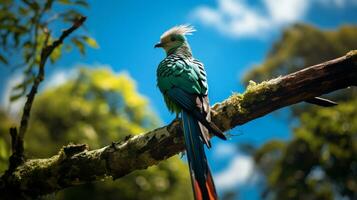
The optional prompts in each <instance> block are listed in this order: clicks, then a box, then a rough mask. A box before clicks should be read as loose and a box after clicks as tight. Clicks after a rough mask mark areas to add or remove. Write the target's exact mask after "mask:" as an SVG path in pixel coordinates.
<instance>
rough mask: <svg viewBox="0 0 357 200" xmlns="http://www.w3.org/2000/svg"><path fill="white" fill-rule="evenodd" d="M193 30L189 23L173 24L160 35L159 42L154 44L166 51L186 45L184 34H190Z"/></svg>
mask: <svg viewBox="0 0 357 200" xmlns="http://www.w3.org/2000/svg"><path fill="white" fill-rule="evenodd" d="M195 31H196V30H195V29H194V28H193V26H191V25H179V26H174V27H172V28H171V29H169V30H167V31H166V32H165V33H163V34H162V35H161V37H160V42H159V43H157V44H156V45H155V48H163V49H164V50H165V51H166V53H169V52H170V51H172V50H174V49H177V48H178V47H180V46H183V45H187V41H186V37H185V35H191V34H192V32H195Z"/></svg>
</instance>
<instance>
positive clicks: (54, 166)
mask: <svg viewBox="0 0 357 200" xmlns="http://www.w3.org/2000/svg"><path fill="white" fill-rule="evenodd" d="M356 85H357V51H356V50H355V51H351V52H349V53H348V54H346V55H345V56H343V57H340V58H337V59H334V60H331V61H328V62H324V63H321V64H318V65H314V66H311V67H308V68H305V69H303V70H300V71H297V72H295V73H292V74H289V75H286V76H283V77H278V78H275V79H272V80H269V81H264V82H262V83H259V84H256V83H254V82H253V81H250V83H249V85H248V87H247V89H246V91H245V92H244V93H243V94H233V95H232V96H230V97H229V98H227V99H226V100H225V101H223V102H221V103H217V104H215V105H214V106H213V107H212V120H213V122H214V123H215V124H217V126H218V127H220V128H221V129H222V130H223V131H227V130H229V129H232V128H234V127H236V126H237V125H241V124H244V123H247V122H249V121H252V120H253V119H256V118H259V117H262V116H264V115H266V114H268V113H271V112H273V111H275V110H277V109H279V108H282V107H285V106H289V105H293V104H296V103H299V102H302V101H305V100H307V99H311V98H313V97H317V96H320V95H322V94H326V93H329V92H332V91H335V90H339V89H343V88H347V87H350V86H356ZM183 142H184V141H183V137H182V130H181V124H180V122H179V121H173V122H171V123H170V124H169V125H167V126H164V127H161V128H158V129H155V130H152V131H150V132H148V133H144V134H141V135H137V136H134V137H128V138H126V139H125V140H124V141H120V142H116V143H112V144H111V145H108V146H105V147H103V148H101V149H96V150H88V147H87V146H86V145H69V146H66V147H63V148H62V149H61V150H60V151H59V153H58V154H57V155H55V156H53V157H51V158H46V159H32V160H27V161H26V162H24V163H23V164H21V165H20V166H18V167H17V168H16V169H15V170H14V172H13V173H12V174H11V175H10V176H8V177H6V180H2V182H1V184H0V192H1V193H0V194H6V193H9V192H16V193H17V194H21V195H24V196H34V197H35V196H38V195H44V194H49V193H53V192H55V191H58V190H61V189H64V188H67V187H71V186H75V185H79V184H84V183H86V182H91V181H98V180H102V179H104V178H106V177H113V178H114V179H116V178H120V177H122V176H125V175H126V174H129V173H130V172H132V171H135V170H140V169H146V168H147V167H149V166H152V165H155V164H157V163H159V162H160V161H162V160H165V159H167V158H169V157H171V156H173V155H175V154H177V153H179V152H181V151H183V150H184V145H183ZM213 148H214V147H213ZM2 179H4V177H2Z"/></svg>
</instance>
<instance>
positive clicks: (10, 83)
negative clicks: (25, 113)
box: [1, 73, 25, 117]
mask: <svg viewBox="0 0 357 200" xmlns="http://www.w3.org/2000/svg"><path fill="white" fill-rule="evenodd" d="M23 80H24V75H23V74H22V73H16V74H14V75H12V76H10V77H9V78H8V79H7V81H6V85H5V88H4V90H3V94H2V100H1V106H2V107H3V108H5V109H6V111H7V112H8V113H9V114H10V115H11V116H13V117H15V116H16V115H17V114H18V113H19V112H20V111H21V109H22V108H23V106H24V104H25V98H24V97H21V98H20V99H18V100H16V101H14V102H10V97H11V95H12V94H13V93H12V88H14V86H16V85H18V84H20V83H22V82H23Z"/></svg>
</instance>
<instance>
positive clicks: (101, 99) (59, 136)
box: [0, 68, 192, 199]
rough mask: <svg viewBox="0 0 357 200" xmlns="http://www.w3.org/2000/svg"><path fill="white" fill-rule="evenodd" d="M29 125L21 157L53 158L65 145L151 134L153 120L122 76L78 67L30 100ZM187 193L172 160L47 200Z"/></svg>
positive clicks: (95, 144) (182, 172)
mask: <svg viewBox="0 0 357 200" xmlns="http://www.w3.org/2000/svg"><path fill="white" fill-rule="evenodd" d="M0 124H1V123H0ZM29 125H30V126H29V130H28V132H27V134H26V138H25V149H26V153H27V156H28V157H30V158H32V157H33V158H39V157H49V156H51V155H54V154H56V153H57V152H58V150H59V149H60V148H61V147H62V146H63V145H67V144H68V143H86V144H88V145H89V147H90V149H95V148H100V147H103V146H105V145H109V144H110V143H111V142H112V141H120V140H123V139H124V138H125V137H126V136H128V135H136V134H140V133H143V132H145V131H148V130H151V129H152V128H154V127H157V126H158V125H159V120H158V118H157V117H156V116H155V114H154V113H153V112H152V111H150V109H149V105H148V101H147V99H146V98H145V97H143V96H142V95H140V94H139V93H138V91H137V89H136V86H135V82H134V81H133V80H132V79H131V78H130V77H129V76H128V75H127V74H126V73H120V74H115V73H113V72H112V71H111V70H110V69H107V68H96V69H85V68H81V69H79V70H78V73H77V75H76V76H75V77H72V78H70V79H69V80H68V81H67V82H66V83H64V84H62V85H59V86H57V87H54V88H48V89H46V90H45V91H43V92H42V93H41V94H39V95H38V96H37V97H36V101H35V102H34V107H33V110H32V113H31V119H30V123H29ZM6 126H7V125H6ZM7 128H8V127H7ZM6 134H8V133H6ZM0 142H1V140H0ZM0 150H1V149H0ZM190 195H192V193H191V188H190V180H189V174H188V171H187V169H186V165H185V164H184V163H183V162H182V161H181V160H180V159H179V158H178V157H177V156H176V157H173V158H170V159H169V160H167V161H164V162H162V163H160V164H159V165H158V166H153V167H150V168H149V169H147V170H142V171H137V172H134V173H132V174H130V175H127V176H125V177H123V178H120V179H118V180H116V181H114V182H113V181H112V180H106V181H105V182H98V183H89V184H86V185H84V186H78V187H75V188H70V189H66V190H64V191H61V192H59V193H57V194H53V195H49V197H48V199H53V198H55V199H185V198H189V197H190Z"/></svg>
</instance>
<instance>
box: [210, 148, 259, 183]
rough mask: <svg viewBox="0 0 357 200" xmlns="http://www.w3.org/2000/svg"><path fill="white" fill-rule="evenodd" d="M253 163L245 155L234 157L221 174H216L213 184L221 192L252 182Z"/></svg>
mask: <svg viewBox="0 0 357 200" xmlns="http://www.w3.org/2000/svg"><path fill="white" fill-rule="evenodd" d="M254 177H255V175H254V161H253V159H252V158H251V157H249V156H245V155H237V156H235V157H234V158H233V159H232V160H231V162H230V164H229V165H228V166H227V168H226V169H224V170H223V171H222V172H220V173H218V174H216V175H215V176H214V178H215V184H216V186H217V188H219V189H221V190H227V189H232V188H234V187H236V186H239V185H242V184H246V183H248V182H250V181H253V180H254Z"/></svg>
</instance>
